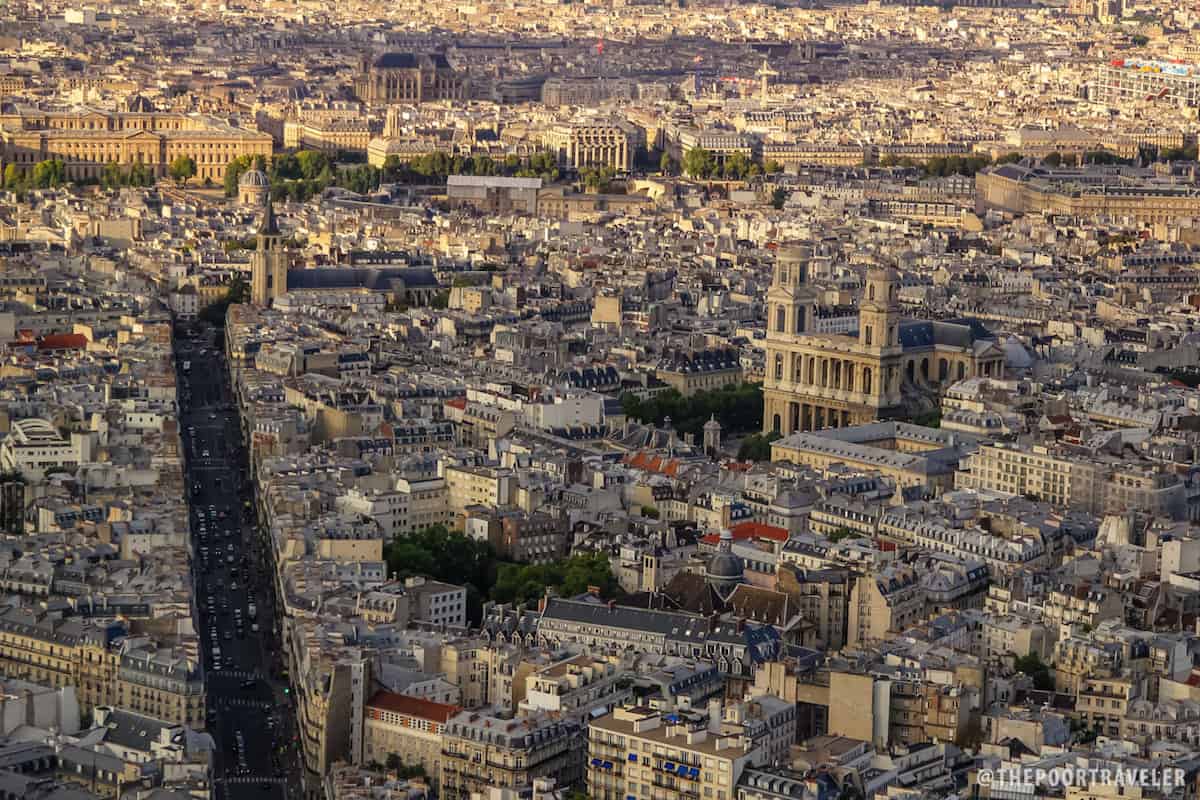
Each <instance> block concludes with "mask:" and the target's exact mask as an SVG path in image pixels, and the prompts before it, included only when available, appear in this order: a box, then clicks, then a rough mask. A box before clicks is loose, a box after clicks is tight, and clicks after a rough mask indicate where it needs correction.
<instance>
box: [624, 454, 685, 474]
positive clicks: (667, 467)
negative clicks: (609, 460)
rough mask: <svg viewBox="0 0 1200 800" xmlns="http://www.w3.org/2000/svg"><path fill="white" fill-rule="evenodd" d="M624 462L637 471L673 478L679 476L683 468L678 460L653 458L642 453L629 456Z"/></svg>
mask: <svg viewBox="0 0 1200 800" xmlns="http://www.w3.org/2000/svg"><path fill="white" fill-rule="evenodd" d="M622 460H623V461H624V462H625V463H626V464H628V465H629V466H631V467H634V468H636V469H641V470H645V471H646V472H659V473H662V474H663V475H670V476H671V477H675V476H676V475H678V474H679V468H680V467H681V466H683V464H682V463H680V461H679V459H677V458H672V459H665V458H662V457H661V456H652V455H650V454H649V453H642V452H637V453H633V454H632V455H627V456H625V458H624V459H622Z"/></svg>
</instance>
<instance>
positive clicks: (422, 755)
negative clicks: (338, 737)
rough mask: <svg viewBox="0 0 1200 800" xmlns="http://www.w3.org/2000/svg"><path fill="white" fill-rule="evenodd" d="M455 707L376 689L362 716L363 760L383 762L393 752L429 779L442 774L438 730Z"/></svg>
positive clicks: (440, 742) (443, 727) (458, 709)
mask: <svg viewBox="0 0 1200 800" xmlns="http://www.w3.org/2000/svg"><path fill="white" fill-rule="evenodd" d="M461 710H462V709H460V708H459V707H458V706H450V705H446V704H444V703H434V702H431V701H429V700H422V699H419V698H416V697H408V696H406V695H402V694H395V693H393V692H386V691H379V692H376V693H375V695H374V696H373V697H372V698H371V699H370V700H369V701H368V702H367V711H366V714H365V715H364V717H363V748H362V754H363V760H364V761H365V762H366V763H368V764H369V763H378V764H387V761H388V756H390V755H392V754H395V755H396V756H398V757H399V758H400V763H401V764H403V765H404V766H406V767H421V768H422V769H424V770H425V774H426V775H427V776H429V778H430V780H431V781H434V782H435V783H436V781H438V780H439V778H440V777H441V773H442V732H443V730H445V727H446V721H447V720H448V719H450V718H451V717H453V716H454V715H455V714H457V713H458V712H459V711H461Z"/></svg>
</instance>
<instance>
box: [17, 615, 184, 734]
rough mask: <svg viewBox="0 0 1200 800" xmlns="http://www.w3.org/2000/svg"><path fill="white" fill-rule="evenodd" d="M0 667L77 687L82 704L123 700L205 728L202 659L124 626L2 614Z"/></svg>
mask: <svg viewBox="0 0 1200 800" xmlns="http://www.w3.org/2000/svg"><path fill="white" fill-rule="evenodd" d="M0 669H2V670H3V671H4V674H6V675H8V676H9V677H13V678H21V679H23V680H28V681H32V682H34V683H38V684H42V685H45V686H51V687H55V688H62V687H67V686H73V687H76V690H77V695H78V697H79V702H80V706H81V707H82V708H84V709H92V708H96V707H98V706H109V705H119V706H122V707H124V708H128V709H130V710H132V711H135V712H138V713H142V714H147V715H151V716H155V717H158V718H160V719H164V720H167V721H169V722H172V723H175V724H179V725H188V726H190V727H192V728H196V729H202V728H204V726H205V715H204V711H205V708H204V706H205V693H204V679H203V676H202V674H201V671H200V666H199V664H198V663H197V662H196V661H195V660H193V659H190V658H188V657H186V656H184V655H182V654H180V653H178V652H175V651H172V650H170V649H165V648H164V649H159V648H155V647H153V646H152V645H151V644H150V643H149V642H148V641H147V640H144V639H138V638H127V637H126V633H125V630H124V628H122V627H120V626H117V625H109V626H99V625H94V624H91V623H86V622H83V621H81V620H78V619H68V620H61V619H55V618H53V617H52V616H50V615H35V614H33V613H31V612H29V611H26V610H22V609H14V610H12V611H9V612H8V613H6V614H5V615H4V616H3V617H0Z"/></svg>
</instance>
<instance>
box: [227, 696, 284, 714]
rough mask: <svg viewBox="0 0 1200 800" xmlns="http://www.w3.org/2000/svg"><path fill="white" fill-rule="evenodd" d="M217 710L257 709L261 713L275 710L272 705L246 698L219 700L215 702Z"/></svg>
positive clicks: (264, 701)
mask: <svg viewBox="0 0 1200 800" xmlns="http://www.w3.org/2000/svg"><path fill="white" fill-rule="evenodd" d="M216 705H217V708H258V709H261V710H263V711H270V710H271V709H273V708H275V704H274V703H268V702H267V701H266V700H251V699H250V698H248V697H230V698H228V699H221V700H218V701H217V702H216Z"/></svg>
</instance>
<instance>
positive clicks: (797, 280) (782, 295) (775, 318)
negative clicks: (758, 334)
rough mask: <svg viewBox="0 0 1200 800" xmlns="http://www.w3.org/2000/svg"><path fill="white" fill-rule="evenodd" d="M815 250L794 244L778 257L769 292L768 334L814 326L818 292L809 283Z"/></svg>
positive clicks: (779, 336) (786, 332) (789, 333)
mask: <svg viewBox="0 0 1200 800" xmlns="http://www.w3.org/2000/svg"><path fill="white" fill-rule="evenodd" d="M811 259H812V249H811V248H809V247H804V246H801V245H790V246H787V247H782V248H780V249H779V253H778V254H777V255H776V256H775V275H774V277H773V278H772V280H771V288H770V289H769V290H768V291H767V314H768V318H767V336H768V337H775V338H781V337H783V336H787V335H791V334H797V333H807V332H808V331H809V330H810V329H811V326H812V315H813V309H814V308H815V306H816V304H817V297H816V293H815V292H814V291H813V288H812V287H811V286H810V285H809V284H808V269H809V261H810V260H811Z"/></svg>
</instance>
